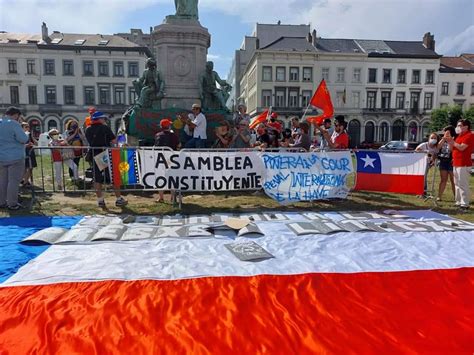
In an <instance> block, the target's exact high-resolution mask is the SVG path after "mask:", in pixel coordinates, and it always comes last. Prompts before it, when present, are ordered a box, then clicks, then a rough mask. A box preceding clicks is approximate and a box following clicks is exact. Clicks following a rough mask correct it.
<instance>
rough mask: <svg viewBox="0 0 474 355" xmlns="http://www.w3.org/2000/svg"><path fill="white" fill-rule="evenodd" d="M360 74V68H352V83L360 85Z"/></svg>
mask: <svg viewBox="0 0 474 355" xmlns="http://www.w3.org/2000/svg"><path fill="white" fill-rule="evenodd" d="M360 73H361V69H360V68H354V70H353V72H352V81H353V82H354V83H360Z"/></svg>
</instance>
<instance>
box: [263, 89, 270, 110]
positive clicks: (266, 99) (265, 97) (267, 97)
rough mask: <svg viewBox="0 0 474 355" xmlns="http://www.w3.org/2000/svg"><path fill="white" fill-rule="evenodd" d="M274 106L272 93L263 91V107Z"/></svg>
mask: <svg viewBox="0 0 474 355" xmlns="http://www.w3.org/2000/svg"><path fill="white" fill-rule="evenodd" d="M271 105H272V91H271V90H262V106H263V107H270V106H271Z"/></svg>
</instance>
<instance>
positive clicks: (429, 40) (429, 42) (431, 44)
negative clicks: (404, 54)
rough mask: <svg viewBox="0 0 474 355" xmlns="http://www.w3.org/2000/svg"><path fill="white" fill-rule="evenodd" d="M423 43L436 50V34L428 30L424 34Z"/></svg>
mask: <svg viewBox="0 0 474 355" xmlns="http://www.w3.org/2000/svg"><path fill="white" fill-rule="evenodd" d="M423 45H424V46H425V47H426V48H428V49H431V50H432V51H434V50H435V40H434V35H432V34H431V33H430V32H426V33H425V35H424V36H423Z"/></svg>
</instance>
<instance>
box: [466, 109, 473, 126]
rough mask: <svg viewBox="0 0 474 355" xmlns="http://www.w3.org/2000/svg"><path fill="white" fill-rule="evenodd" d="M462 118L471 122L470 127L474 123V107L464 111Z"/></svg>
mask: <svg viewBox="0 0 474 355" xmlns="http://www.w3.org/2000/svg"><path fill="white" fill-rule="evenodd" d="M463 116H464V118H465V119H467V120H469V121H471V126H472V124H473V123H474V106H471V107H470V108H469V109H468V110H466V111H464V115H463Z"/></svg>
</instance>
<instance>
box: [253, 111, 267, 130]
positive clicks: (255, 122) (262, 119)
mask: <svg viewBox="0 0 474 355" xmlns="http://www.w3.org/2000/svg"><path fill="white" fill-rule="evenodd" d="M267 117H268V110H265V111H263V112H262V113H261V114H260V115H258V116H257V117H255V118H254V119H253V120H252V122H250V125H249V128H250V129H254V128H255V127H257V126H258V124H259V123H262V122H265V121H266V120H267Z"/></svg>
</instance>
